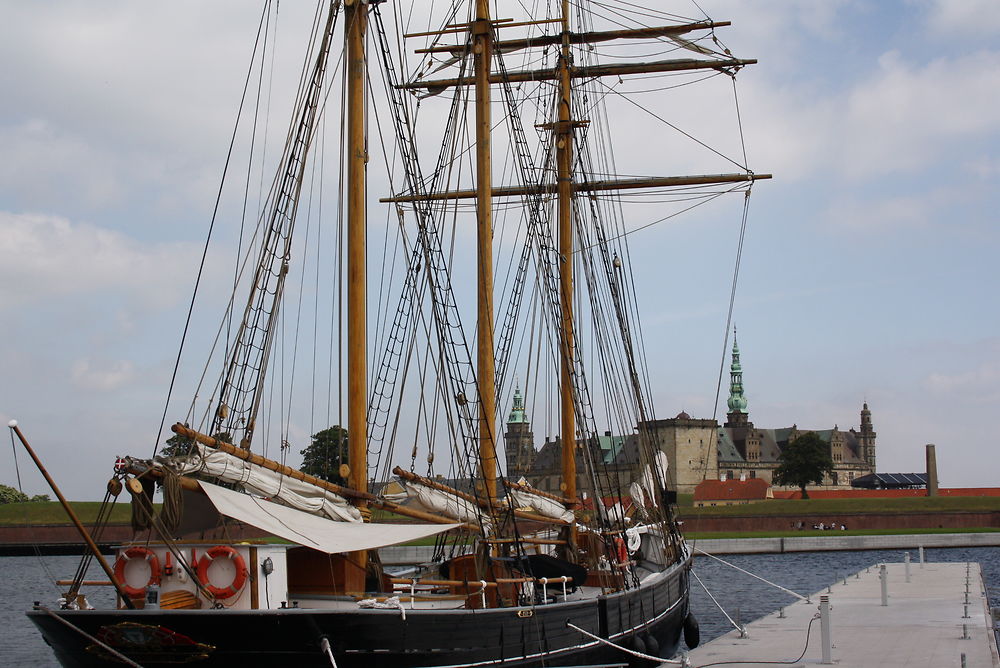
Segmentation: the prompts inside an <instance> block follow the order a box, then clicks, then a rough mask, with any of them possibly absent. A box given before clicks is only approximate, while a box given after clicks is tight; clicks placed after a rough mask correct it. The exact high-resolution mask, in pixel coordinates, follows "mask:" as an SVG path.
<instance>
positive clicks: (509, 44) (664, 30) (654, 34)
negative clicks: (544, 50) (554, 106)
mask: <svg viewBox="0 0 1000 668" xmlns="http://www.w3.org/2000/svg"><path fill="white" fill-rule="evenodd" d="M555 21H561V19H552V21H551V22H555ZM728 25H732V24H731V23H730V22H729V21H699V22H697V23H684V24H681V25H675V26H657V27H652V28H634V29H629V30H607V31H603V32H598V31H591V32H571V33H569V36H568V39H569V43H570V44H597V43H598V42H609V41H611V40H615V39H656V38H658V37H670V36H672V35H683V34H685V33H689V32H694V31H695V30H710V29H712V28H721V27H723V26H728ZM506 27H513V26H509V25H508V26H506ZM433 34H437V33H433ZM562 40H563V36H562V33H556V34H553V35H539V36H538V37H526V38H523V39H505V40H497V41H496V42H494V44H493V46H494V48H496V49H500V50H502V51H503V52H504V53H509V52H511V51H517V50H519V49H528V48H532V47H538V46H551V45H553V44H562ZM467 48H468V46H467V45H465V44H451V45H448V46H433V47H430V48H427V49H416V50H415V51H414V53H452V54H455V55H459V54H462V53H465V50H466V49H467Z"/></svg>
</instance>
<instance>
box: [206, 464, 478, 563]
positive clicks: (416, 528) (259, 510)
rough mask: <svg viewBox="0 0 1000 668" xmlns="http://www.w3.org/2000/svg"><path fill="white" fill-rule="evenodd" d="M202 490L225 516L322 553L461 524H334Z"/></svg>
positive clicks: (284, 508) (223, 490)
mask: <svg viewBox="0 0 1000 668" xmlns="http://www.w3.org/2000/svg"><path fill="white" fill-rule="evenodd" d="M198 484H200V485H201V488H202V489H203V490H204V491H205V494H206V495H207V496H208V498H209V499H210V500H211V501H212V505H214V506H215V508H216V510H218V511H219V512H220V513H221V514H223V515H225V516H226V517H231V518H233V519H234V520H239V521H240V522H245V523H246V524H250V525H251V526H255V527H257V528H258V529H262V530H264V531H267V532H268V533H270V534H273V535H275V536H279V537H281V538H284V539H285V540H290V541H292V542H293V543H297V544H299V545H303V546H305V547H311V548H313V549H316V550H320V551H322V552H327V553H330V554H334V553H337V552H353V551H355V550H371V549H374V548H378V547H385V546H387V545H396V544H398V543H405V542H407V541H411V540H416V539H418V538H424V537H425V536H433V535H434V534H439V533H442V532H444V531H448V530H449V529H454V528H455V527H458V526H461V525H460V524H457V523H456V524H375V523H355V522H333V521H331V520H327V519H324V518H322V517H317V516H315V515H310V514H308V513H304V512H302V511H300V510H295V509H294V508H289V507H287V506H282V505H279V504H277V503H274V502H273V501H267V500H266V499H262V498H260V497H254V496H250V495H249V494H243V493H242V492H234V491H233V490H231V489H226V488H225V487H219V486H218V485H213V484H211V483H207V482H204V481H199V483H198Z"/></svg>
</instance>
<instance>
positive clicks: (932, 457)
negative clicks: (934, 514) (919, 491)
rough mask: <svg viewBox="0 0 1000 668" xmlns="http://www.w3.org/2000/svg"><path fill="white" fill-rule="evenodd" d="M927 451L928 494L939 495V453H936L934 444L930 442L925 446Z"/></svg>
mask: <svg viewBox="0 0 1000 668" xmlns="http://www.w3.org/2000/svg"><path fill="white" fill-rule="evenodd" d="M924 447H925V448H926V451H927V496H937V495H938V477H937V455H936V454H935V453H934V444H933V443H928V444H927V445H926V446H924Z"/></svg>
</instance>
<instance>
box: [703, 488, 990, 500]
mask: <svg viewBox="0 0 1000 668" xmlns="http://www.w3.org/2000/svg"><path fill="white" fill-rule="evenodd" d="M695 493H696V494H697V490H696V492H695ZM773 494H774V498H775V499H801V498H802V492H801V491H799V490H794V491H788V490H774V492H773ZM938 495H939V496H1000V487H948V488H945V489H939V490H938ZM916 496H927V490H926V489H815V490H813V489H810V490H809V498H810V499H890V498H892V499H895V498H907V497H916ZM695 498H697V496H696V497H695Z"/></svg>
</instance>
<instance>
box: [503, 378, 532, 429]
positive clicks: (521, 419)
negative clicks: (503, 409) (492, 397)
mask: <svg viewBox="0 0 1000 668" xmlns="http://www.w3.org/2000/svg"><path fill="white" fill-rule="evenodd" d="M527 421H528V418H527V416H526V415H525V414H524V397H522V396H521V388H519V387H515V388H514V406H513V407H512V408H511V409H510V417H509V418H507V424H524V423H526V422H527Z"/></svg>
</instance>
